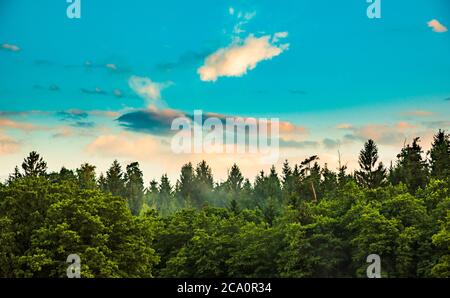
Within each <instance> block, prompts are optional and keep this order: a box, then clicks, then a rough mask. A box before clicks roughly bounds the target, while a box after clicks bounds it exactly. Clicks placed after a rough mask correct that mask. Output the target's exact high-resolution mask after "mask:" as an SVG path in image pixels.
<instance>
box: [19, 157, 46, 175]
mask: <svg viewBox="0 0 450 298" xmlns="http://www.w3.org/2000/svg"><path fill="white" fill-rule="evenodd" d="M22 169H23V171H24V173H25V176H33V177H38V176H45V175H46V173H47V163H46V162H45V161H44V159H43V158H42V157H41V156H40V155H39V154H38V153H37V152H36V151H31V152H30V154H29V155H28V157H27V158H25V159H24V160H23V163H22Z"/></svg>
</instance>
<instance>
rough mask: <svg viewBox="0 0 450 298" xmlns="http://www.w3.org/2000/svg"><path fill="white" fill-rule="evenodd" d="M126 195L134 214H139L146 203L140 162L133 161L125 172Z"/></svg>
mask: <svg viewBox="0 0 450 298" xmlns="http://www.w3.org/2000/svg"><path fill="white" fill-rule="evenodd" d="M125 197H126V198H127V199H128V206H129V207H130V210H131V213H132V214H133V215H139V212H140V211H141V209H142V205H143V204H144V179H143V174H142V171H141V169H139V163H138V162H133V163H131V164H129V165H128V166H127V169H126V174H125Z"/></svg>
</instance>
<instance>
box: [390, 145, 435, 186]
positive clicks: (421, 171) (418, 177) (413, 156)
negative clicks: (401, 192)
mask: <svg viewBox="0 0 450 298" xmlns="http://www.w3.org/2000/svg"><path fill="white" fill-rule="evenodd" d="M419 142H420V138H418V137H417V138H415V139H414V140H413V142H412V144H408V145H407V146H406V147H404V148H403V149H402V151H401V152H400V154H398V155H397V158H398V161H397V168H396V169H395V170H394V171H395V172H396V173H395V175H396V176H397V178H396V180H397V181H399V182H403V183H405V184H406V185H407V186H408V189H409V190H410V192H412V193H414V192H416V190H417V189H419V188H424V187H425V185H426V183H427V181H428V168H427V164H426V162H425V161H424V160H423V158H422V153H423V151H422V147H421V146H420V145H419Z"/></svg>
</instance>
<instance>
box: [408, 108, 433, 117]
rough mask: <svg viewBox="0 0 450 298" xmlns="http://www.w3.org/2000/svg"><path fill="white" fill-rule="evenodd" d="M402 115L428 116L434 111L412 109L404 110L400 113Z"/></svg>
mask: <svg viewBox="0 0 450 298" xmlns="http://www.w3.org/2000/svg"><path fill="white" fill-rule="evenodd" d="M402 115H405V116H417V117H429V116H433V115H434V113H433V112H430V111H425V110H414V111H407V112H404V113H402Z"/></svg>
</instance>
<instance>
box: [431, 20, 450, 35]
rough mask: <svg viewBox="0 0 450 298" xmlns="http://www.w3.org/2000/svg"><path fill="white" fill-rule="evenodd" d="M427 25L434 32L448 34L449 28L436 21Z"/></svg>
mask: <svg viewBox="0 0 450 298" xmlns="http://www.w3.org/2000/svg"><path fill="white" fill-rule="evenodd" d="M427 24H428V27H430V28H432V29H433V31H434V32H437V33H444V32H447V27H445V26H444V25H443V24H441V23H440V22H439V21H438V20H436V19H433V20H431V21H429V22H428V23H427Z"/></svg>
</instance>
